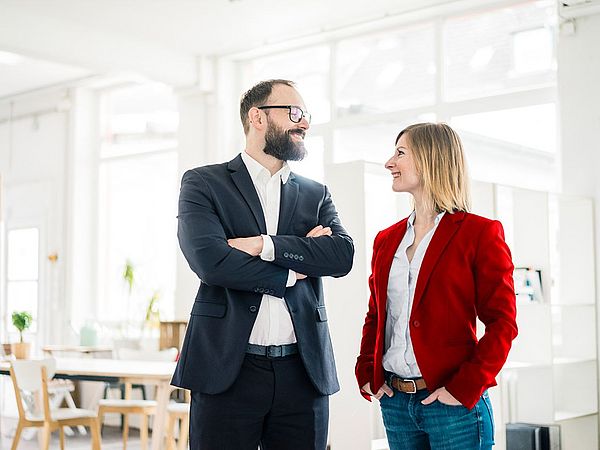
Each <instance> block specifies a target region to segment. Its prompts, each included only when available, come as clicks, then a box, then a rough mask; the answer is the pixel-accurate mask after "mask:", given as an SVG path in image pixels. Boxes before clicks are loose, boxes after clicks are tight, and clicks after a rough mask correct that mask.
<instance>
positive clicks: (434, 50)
mask: <svg viewBox="0 0 600 450" xmlns="http://www.w3.org/2000/svg"><path fill="white" fill-rule="evenodd" d="M556 21H557V18H556V8H555V4H554V2H553V1H551V0H541V1H523V2H522V3H516V4H515V3H514V2H507V3H506V6H504V7H502V5H500V6H499V7H495V8H494V9H489V10H483V11H482V10H479V9H478V10H477V11H476V12H466V13H455V14H453V15H450V16H447V17H444V18H432V19H428V20H421V21H418V22H414V23H405V22H402V21H400V20H399V23H398V25H396V26H394V27H393V28H387V29H384V30H380V31H376V32H370V33H367V34H361V35H358V36H353V37H342V38H335V39H332V40H331V41H329V42H326V43H322V44H319V45H313V46H311V47H304V48H299V49H292V50H290V51H287V52H280V53H277V54H273V55H268V56H264V57H259V58H254V59H251V60H248V61H243V62H242V63H241V64H242V71H241V73H243V74H244V78H243V80H242V81H243V83H244V87H247V86H249V85H251V84H252V83H253V82H255V81H258V80H261V79H267V78H279V77H285V78H290V79H292V80H295V81H297V82H298V87H299V89H300V92H301V93H302V95H303V96H304V98H305V101H306V104H307V107H308V109H309V110H311V111H312V112H313V113H314V116H315V118H318V119H317V120H315V121H314V122H313V126H312V129H311V130H310V132H309V136H313V137H315V138H316V139H315V140H313V141H312V142H311V141H309V140H307V142H306V144H307V148H308V150H309V159H307V161H303V162H302V163H299V164H296V165H295V170H299V171H300V170H304V172H305V173H306V174H307V175H309V176H313V177H314V178H317V179H320V178H319V177H320V176H322V174H323V172H324V169H323V167H324V166H325V164H326V163H327V162H330V163H341V162H346V161H352V160H366V161H372V162H377V163H380V164H384V163H385V161H386V160H387V159H388V158H389V156H390V155H391V153H392V151H393V140H394V138H395V137H396V135H397V134H398V132H399V131H400V130H401V129H402V128H403V127H405V126H406V125H408V124H411V123H415V122H422V121H443V122H447V123H450V124H451V125H452V126H453V127H454V128H456V130H457V131H458V132H459V134H460V136H461V137H462V139H463V143H464V146H465V150H466V153H467V159H468V161H469V165H470V169H471V175H472V177H473V178H475V179H479V180H482V181H489V182H495V183H501V184H511V185H517V186H523V187H529V188H535V189H544V190H546V189H554V188H557V187H558V186H556V185H555V183H557V182H558V181H557V180H559V178H560V177H558V176H556V174H557V171H558V158H557V157H556V149H557V137H558V131H557V120H556V114H557V112H556V101H557V94H556V52H555V34H556ZM315 143H318V145H317V146H316V151H311V150H312V148H311V146H313V145H315ZM315 156H316V158H315ZM499 161H500V162H501V163H502V164H501V166H499V165H498V163H499ZM319 166H320V167H321V168H320V169H319ZM296 168H297V169H296Z"/></svg>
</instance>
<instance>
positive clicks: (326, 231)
mask: <svg viewBox="0 0 600 450" xmlns="http://www.w3.org/2000/svg"><path fill="white" fill-rule="evenodd" d="M319 236H331V228H329V227H323V225H317V226H316V227H314V228H313V229H312V230H310V231H309V232H308V234H307V235H306V237H319Z"/></svg>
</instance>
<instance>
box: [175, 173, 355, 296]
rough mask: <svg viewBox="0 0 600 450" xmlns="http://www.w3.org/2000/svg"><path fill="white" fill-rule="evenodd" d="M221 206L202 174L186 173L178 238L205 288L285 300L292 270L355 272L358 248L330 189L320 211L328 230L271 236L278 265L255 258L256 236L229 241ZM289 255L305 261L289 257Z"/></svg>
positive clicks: (331, 273) (333, 273)
mask: <svg viewBox="0 0 600 450" xmlns="http://www.w3.org/2000/svg"><path fill="white" fill-rule="evenodd" d="M218 202H219V199H218V197H217V196H215V195H213V192H212V190H211V189H210V187H209V185H208V183H207V182H206V179H205V178H204V176H203V174H202V173H201V172H200V171H199V170H198V169H193V170H189V171H187V172H186V173H185V174H184V176H183V179H182V183H181V192H180V196H179V214H178V231H177V235H178V238H179V244H180V246H181V249H182V251H183V254H184V256H185V258H186V259H187V261H188V264H189V265H190V267H191V269H192V270H193V271H194V272H195V273H196V274H197V275H198V277H199V278H200V279H201V280H202V281H203V282H204V283H206V284H209V285H216V286H221V287H224V288H230V289H237V290H242V291H250V292H256V289H257V287H261V288H264V289H266V290H270V291H272V295H275V296H277V297H283V296H284V292H285V288H286V282H287V279H288V274H289V270H293V271H294V272H296V273H298V274H303V275H307V276H310V277H320V276H343V275H346V274H347V273H348V272H349V271H350V269H351V267H352V258H353V255H354V246H353V243H352V239H351V238H350V236H349V235H348V234H347V233H346V231H345V230H344V228H343V227H342V225H341V223H340V221H339V218H338V215H337V211H336V210H335V207H334V205H333V202H332V200H331V195H330V194H329V192H328V191H327V188H324V189H323V198H322V199H321V206H320V208H319V212H318V215H319V217H318V223H319V224H321V225H322V227H323V228H317V229H313V230H310V231H309V230H307V232H308V234H307V235H306V236H294V235H284V236H271V239H272V241H273V245H274V250H275V257H274V260H273V261H263V260H262V259H261V258H260V257H257V256H253V255H254V254H255V253H256V250H255V247H253V246H255V245H256V244H257V242H258V241H257V240H256V237H249V238H245V237H244V238H233V239H231V240H230V241H229V242H228V238H227V236H226V233H225V228H224V226H223V223H222V219H221V217H220V216H219V214H218V213H217V208H216V206H217V204H218ZM225 219H226V218H225ZM235 219H236V218H235V217H232V220H235ZM237 219H238V220H240V219H239V217H238V218H237ZM258 238H260V236H258ZM260 239H261V240H262V238H260ZM230 244H231V245H230ZM250 247H252V249H253V251H250V250H251V248H250ZM259 253H260V252H259ZM289 253H293V254H296V255H302V258H301V259H300V258H298V259H290V258H286V257H285V255H286V254H289Z"/></svg>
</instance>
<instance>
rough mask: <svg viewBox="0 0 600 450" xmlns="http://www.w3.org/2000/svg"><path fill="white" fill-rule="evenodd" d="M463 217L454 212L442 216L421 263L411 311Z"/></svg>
mask: <svg viewBox="0 0 600 450" xmlns="http://www.w3.org/2000/svg"><path fill="white" fill-rule="evenodd" d="M464 217H465V213H464V212H456V213H454V214H450V213H446V214H444V217H442V220H441V221H440V224H439V225H438V227H437V230H435V233H434V234H433V238H432V239H431V242H430V243H429V246H428V247H427V251H426V252H425V257H424V258H423V262H422V263H421V269H420V270H419V277H418V278H417V287H416V288H415V297H414V299H413V306H412V310H413V311H414V310H415V309H416V308H417V307H418V305H419V302H420V301H421V298H422V297H423V293H424V292H425V288H426V287H427V283H428V282H429V276H430V275H431V272H432V271H433V269H434V268H435V265H436V264H437V262H438V260H439V258H440V256H442V253H443V252H444V249H445V248H446V246H447V245H448V243H449V242H450V240H451V239H452V237H453V236H454V233H456V231H457V230H458V228H459V227H460V223H461V222H462V220H463V219H464Z"/></svg>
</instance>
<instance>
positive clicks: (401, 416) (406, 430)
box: [379, 389, 494, 450]
mask: <svg viewBox="0 0 600 450" xmlns="http://www.w3.org/2000/svg"><path fill="white" fill-rule="evenodd" d="M428 395H429V391H428V390H427V389H423V390H421V391H418V392H417V393H416V394H405V393H403V392H398V391H397V390H395V389H394V396H393V397H388V396H387V395H384V396H383V397H381V400H380V401H379V402H380V406H381V413H382V415H383V423H384V425H385V430H386V434H387V438H388V443H389V446H390V450H430V449H431V450H489V449H491V448H492V445H494V416H493V413H492V404H491V403H490V398H489V397H488V394H487V391H486V392H485V393H484V394H483V395H482V396H481V398H480V399H479V401H478V402H477V404H476V405H475V407H474V408H473V409H471V410H469V409H467V408H466V407H464V406H462V405H459V406H450V405H445V404H443V403H440V402H439V401H437V400H436V401H435V402H433V403H431V404H429V405H423V404H421V400H423V399H425V398H426V397H427V396H428Z"/></svg>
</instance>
